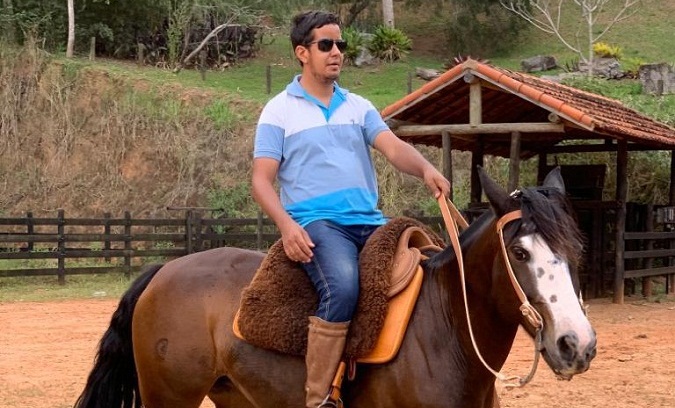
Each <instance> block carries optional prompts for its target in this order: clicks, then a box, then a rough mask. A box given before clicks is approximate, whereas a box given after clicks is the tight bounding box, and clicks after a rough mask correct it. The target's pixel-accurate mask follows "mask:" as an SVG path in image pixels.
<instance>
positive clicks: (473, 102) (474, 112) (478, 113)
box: [469, 81, 483, 126]
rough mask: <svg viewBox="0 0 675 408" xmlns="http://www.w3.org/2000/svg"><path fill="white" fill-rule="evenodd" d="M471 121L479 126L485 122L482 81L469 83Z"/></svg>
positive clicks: (473, 124)
mask: <svg viewBox="0 0 675 408" xmlns="http://www.w3.org/2000/svg"><path fill="white" fill-rule="evenodd" d="M469 123H470V124H471V125H472V126H478V125H480V124H481V123H483V101H482V89H481V85H480V81H473V82H472V83H471V84H470V85H469Z"/></svg>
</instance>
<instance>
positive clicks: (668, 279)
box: [666, 150, 675, 293]
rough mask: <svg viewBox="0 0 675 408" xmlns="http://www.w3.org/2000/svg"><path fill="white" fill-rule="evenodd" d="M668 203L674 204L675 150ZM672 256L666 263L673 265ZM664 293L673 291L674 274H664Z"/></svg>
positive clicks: (674, 291)
mask: <svg viewBox="0 0 675 408" xmlns="http://www.w3.org/2000/svg"><path fill="white" fill-rule="evenodd" d="M668 205H670V206H675V150H671V151H670V200H669V202H668ZM670 248H675V240H673V241H670ZM673 260H674V258H673V257H670V258H668V265H669V266H673V263H674V262H673ZM666 293H675V274H671V275H668V276H666Z"/></svg>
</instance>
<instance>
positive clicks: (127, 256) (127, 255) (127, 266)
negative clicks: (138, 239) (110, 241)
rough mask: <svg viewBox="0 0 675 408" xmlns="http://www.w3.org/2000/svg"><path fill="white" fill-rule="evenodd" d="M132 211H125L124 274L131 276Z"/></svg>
mask: <svg viewBox="0 0 675 408" xmlns="http://www.w3.org/2000/svg"><path fill="white" fill-rule="evenodd" d="M131 253H132V249H131V213H130V212H129V211H125V212H124V275H125V276H126V277H127V278H130V277H131Z"/></svg>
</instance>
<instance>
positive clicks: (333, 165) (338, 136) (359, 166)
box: [253, 76, 388, 227]
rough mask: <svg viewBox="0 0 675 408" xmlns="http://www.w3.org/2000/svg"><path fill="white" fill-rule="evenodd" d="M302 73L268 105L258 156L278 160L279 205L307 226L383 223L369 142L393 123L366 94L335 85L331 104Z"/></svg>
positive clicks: (257, 140) (261, 124)
mask: <svg viewBox="0 0 675 408" xmlns="http://www.w3.org/2000/svg"><path fill="white" fill-rule="evenodd" d="M299 79H300V76H296V77H295V79H294V80H293V81H292V82H291V83H290V84H289V85H288V86H287V87H286V90H285V91H283V92H281V93H280V94H278V95H277V96H275V97H274V98H272V99H271V100H270V101H269V102H268V103H267V105H266V106H265V108H264V109H263V111H262V113H261V115H260V120H259V122H258V128H257V130H256V137H255V148H254V152H253V157H254V158H259V157H268V158H272V159H274V160H278V161H279V173H278V181H279V185H280V190H281V191H280V193H281V197H280V198H281V203H282V204H283V206H284V208H285V209H286V211H287V212H288V213H289V214H290V216H291V217H292V218H293V219H294V220H295V221H297V222H298V223H299V224H300V225H302V226H303V227H304V226H306V225H307V224H309V223H311V222H313V221H316V220H321V219H323V220H331V221H333V222H335V223H338V224H341V225H357V224H365V225H381V224H384V223H385V221H386V220H385V218H384V216H383V215H382V212H381V211H380V210H379V209H378V208H377V199H378V192H377V178H376V175H375V168H374V166H373V161H372V158H371V155H370V147H371V146H372V145H373V143H374V141H375V137H376V136H377V135H378V134H380V132H382V131H384V130H387V129H388V127H387V125H386V124H385V123H384V121H383V120H382V117H381V116H380V114H379V113H378V111H377V110H376V109H375V107H374V106H373V104H372V103H370V102H369V101H368V100H366V99H364V98H362V97H361V96H358V95H356V94H352V93H349V91H348V90H346V89H343V88H340V87H339V86H338V85H337V84H336V85H334V89H335V91H334V92H333V97H332V99H331V101H330V105H329V106H328V107H326V106H325V105H324V104H323V103H321V102H319V101H318V100H317V99H315V98H314V97H312V96H310V95H309V94H307V93H306V92H305V90H304V89H303V88H302V86H301V85H300V82H299Z"/></svg>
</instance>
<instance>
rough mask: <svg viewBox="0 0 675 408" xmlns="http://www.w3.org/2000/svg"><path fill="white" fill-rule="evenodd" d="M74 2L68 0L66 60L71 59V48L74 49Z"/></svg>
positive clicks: (73, 0)
mask: <svg viewBox="0 0 675 408" xmlns="http://www.w3.org/2000/svg"><path fill="white" fill-rule="evenodd" d="M74 3H75V0H68V46H67V47H66V58H72V57H73V48H74V47H75V4H74Z"/></svg>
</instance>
